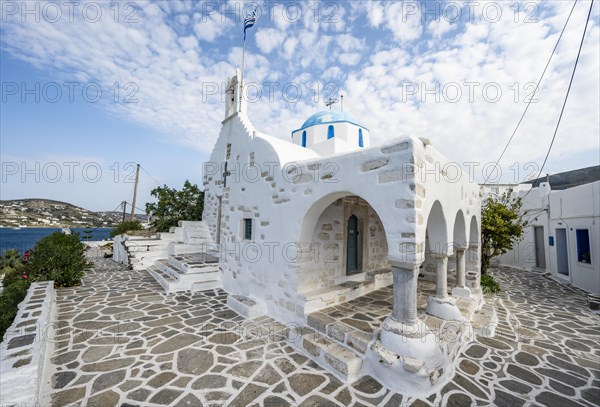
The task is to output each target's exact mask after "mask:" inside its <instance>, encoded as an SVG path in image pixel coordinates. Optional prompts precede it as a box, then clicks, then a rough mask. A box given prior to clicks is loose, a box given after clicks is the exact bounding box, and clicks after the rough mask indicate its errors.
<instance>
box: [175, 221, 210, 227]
mask: <svg viewBox="0 0 600 407" xmlns="http://www.w3.org/2000/svg"><path fill="white" fill-rule="evenodd" d="M177 224H178V226H179V227H190V226H191V227H194V226H200V227H202V226H204V225H205V223H204V222H203V221H201V220H180V221H179V222H177Z"/></svg>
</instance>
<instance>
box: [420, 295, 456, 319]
mask: <svg viewBox="0 0 600 407" xmlns="http://www.w3.org/2000/svg"><path fill="white" fill-rule="evenodd" d="M425 312H427V313H428V314H429V315H432V316H434V317H438V318H440V319H443V320H446V321H464V320H465V317H464V316H463V315H462V314H461V312H460V310H459V309H458V307H457V306H456V298H452V297H448V298H437V297H429V298H427V309H426V310H425Z"/></svg>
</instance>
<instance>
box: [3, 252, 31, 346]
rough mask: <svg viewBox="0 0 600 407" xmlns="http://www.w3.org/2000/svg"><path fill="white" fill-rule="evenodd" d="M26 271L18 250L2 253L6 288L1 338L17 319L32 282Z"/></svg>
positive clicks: (4, 286)
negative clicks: (25, 274)
mask: <svg viewBox="0 0 600 407" xmlns="http://www.w3.org/2000/svg"><path fill="white" fill-rule="evenodd" d="M24 271H25V266H24V264H23V262H22V260H21V256H20V255H19V253H18V252H17V251H16V250H6V251H5V252H4V253H3V254H2V257H0V274H1V275H3V276H4V278H3V279H2V286H3V288H4V289H3V290H2V292H1V293H0V340H1V338H3V337H4V333H5V332H6V330H7V329H8V328H9V327H10V325H11V324H12V322H13V320H14V319H15V316H16V315H17V311H18V309H19V304H20V303H21V301H23V299H24V298H25V296H26V295H27V289H28V288H29V285H30V282H29V279H25V278H23V272H24Z"/></svg>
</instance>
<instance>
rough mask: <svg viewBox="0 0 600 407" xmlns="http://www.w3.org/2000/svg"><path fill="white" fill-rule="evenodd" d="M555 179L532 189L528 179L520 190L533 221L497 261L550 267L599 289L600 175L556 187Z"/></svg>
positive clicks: (598, 291)
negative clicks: (595, 179) (587, 180)
mask: <svg viewBox="0 0 600 407" xmlns="http://www.w3.org/2000/svg"><path fill="white" fill-rule="evenodd" d="M586 170H588V169H586ZM596 171H599V170H598V167H596ZM557 175H558V174H557ZM596 178H597V177H596ZM551 183H552V178H550V182H542V183H540V185H539V186H537V187H535V188H533V189H531V191H528V190H527V188H529V187H530V184H525V188H526V190H521V191H520V192H518V194H519V196H521V197H523V207H522V210H523V212H524V213H525V219H526V220H527V221H528V222H529V224H530V225H529V226H528V227H527V228H526V229H525V233H524V235H523V238H522V239H521V240H520V241H519V242H518V243H517V244H516V245H515V246H514V247H513V249H512V250H511V251H509V252H508V253H506V254H504V255H503V256H500V257H499V258H498V259H497V261H498V263H499V264H501V265H508V266H513V267H518V268H522V269H528V270H539V271H546V272H548V273H550V275H551V276H552V277H553V278H554V279H556V280H558V281H560V282H564V283H570V284H572V285H574V286H576V287H579V288H581V289H583V290H585V291H588V292H591V293H594V294H600V181H593V182H587V183H584V184H582V185H576V186H570V185H566V186H567V187H568V188H566V189H560V190H552V185H551Z"/></svg>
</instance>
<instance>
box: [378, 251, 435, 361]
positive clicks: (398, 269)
mask: <svg viewBox="0 0 600 407" xmlns="http://www.w3.org/2000/svg"><path fill="white" fill-rule="evenodd" d="M391 263H392V273H393V277H394V286H393V293H394V299H393V309H392V315H390V316H388V317H387V318H386V319H385V320H384V321H383V323H382V325H381V335H380V340H379V341H376V342H375V343H374V344H373V345H372V346H371V348H370V349H371V350H372V351H373V352H375V353H376V355H377V358H378V359H380V360H382V361H384V362H385V363H387V364H393V363H397V361H398V356H403V357H410V358H417V359H419V360H430V359H431V360H437V359H438V358H439V357H440V348H439V346H438V344H437V342H436V338H435V334H433V333H432V332H431V331H430V330H429V328H428V327H427V325H426V324H425V323H424V322H423V321H422V320H421V319H420V318H419V317H418V316H417V282H418V277H419V265H418V264H412V263H400V262H398V263H396V262H393V261H391ZM403 360H404V359H403Z"/></svg>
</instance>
